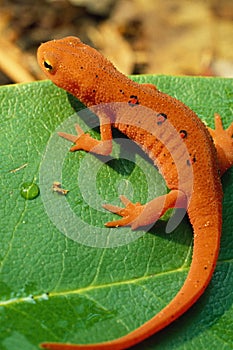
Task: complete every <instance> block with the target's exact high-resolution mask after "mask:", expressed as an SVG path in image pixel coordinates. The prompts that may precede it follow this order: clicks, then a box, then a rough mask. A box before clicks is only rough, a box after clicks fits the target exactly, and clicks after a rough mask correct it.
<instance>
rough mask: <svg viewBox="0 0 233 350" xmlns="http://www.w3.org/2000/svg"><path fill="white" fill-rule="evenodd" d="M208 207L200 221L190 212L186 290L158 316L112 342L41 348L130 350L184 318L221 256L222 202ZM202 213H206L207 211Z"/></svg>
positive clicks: (181, 290)
mask: <svg viewBox="0 0 233 350" xmlns="http://www.w3.org/2000/svg"><path fill="white" fill-rule="evenodd" d="M207 208H208V212H209V213H210V210H211V214H209V215H205V213H202V215H201V220H200V219H197V218H198V217H199V216H198V213H197V212H195V214H194V213H192V212H191V213H189V216H190V221H191V223H192V225H193V228H194V248H193V259H192V264H191V267H190V270H189V273H188V275H187V278H186V280H185V283H184V285H183V287H182V288H181V289H180V291H179V292H178V294H177V295H176V296H175V297H174V299H173V300H172V301H171V302H170V303H169V304H168V305H167V306H166V307H165V308H164V309H162V310H161V311H160V312H159V313H158V314H157V315H155V316H154V317H153V318H152V319H151V320H149V321H147V322H146V323H144V324H143V325H142V326H140V327H139V328H137V329H135V330H134V331H132V332H131V333H129V334H127V335H125V336H123V337H121V338H118V339H114V340H112V341H108V342H104V343H98V344H87V345H75V344H73V345H72V344H61V343H43V344H41V347H42V348H43V349H50V350H95V349H99V350H104V349H109V350H110V349H111V350H120V349H128V348H129V347H131V346H133V345H135V344H137V343H139V342H141V341H142V340H144V339H146V338H148V337H150V336H151V335H153V334H154V333H156V332H158V331H160V330H161V329H162V328H164V327H166V326H167V325H168V324H170V323H171V322H173V321H174V320H175V319H177V318H178V317H179V316H181V315H182V314H183V313H184V312H185V311H186V310H188V309H189V308H190V307H191V306H192V305H193V304H194V303H195V301H196V300H197V299H198V298H199V297H200V296H201V295H202V293H203V292H204V290H205V289H206V287H207V285H208V283H209V281H210V279H211V276H212V274H213V271H214V268H215V264H216V261H217V257H218V252H219V245H220V236H221V200H217V201H214V202H212V204H210V205H208V206H207V207H206V209H207ZM203 210H204V211H205V209H203ZM203 214H204V216H203ZM204 218H205V219H204ZM212 219H213V221H212Z"/></svg>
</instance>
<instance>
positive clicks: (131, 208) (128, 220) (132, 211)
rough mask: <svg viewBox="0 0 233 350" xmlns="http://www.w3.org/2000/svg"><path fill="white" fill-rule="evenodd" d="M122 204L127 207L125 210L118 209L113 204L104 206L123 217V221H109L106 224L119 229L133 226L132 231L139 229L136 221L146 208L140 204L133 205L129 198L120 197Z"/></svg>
mask: <svg viewBox="0 0 233 350" xmlns="http://www.w3.org/2000/svg"><path fill="white" fill-rule="evenodd" d="M120 199H121V201H122V203H123V204H124V205H125V208H121V207H117V206H115V205H111V204H103V208H104V209H106V210H108V211H111V212H112V213H115V214H117V215H119V216H122V219H119V220H115V221H109V222H107V223H106V224H105V226H107V227H118V226H131V228H132V229H135V228H137V225H135V220H136V219H137V218H138V217H139V216H140V215H141V213H142V212H143V209H144V206H143V205H141V204H140V203H139V202H137V203H135V204H134V203H132V202H131V201H130V200H129V199H128V198H127V197H125V196H120Z"/></svg>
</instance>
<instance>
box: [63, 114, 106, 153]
mask: <svg viewBox="0 0 233 350" xmlns="http://www.w3.org/2000/svg"><path fill="white" fill-rule="evenodd" d="M75 129H76V132H77V135H71V134H67V133H65V132H59V133H58V135H59V136H61V137H63V138H65V139H66V140H68V141H71V142H73V143H75V145H74V146H72V147H71V148H70V151H71V152H74V151H78V150H83V151H87V152H91V153H94V154H99V155H103V156H107V155H109V154H110V153H111V151H112V128H111V122H110V119H109V118H108V117H105V116H103V117H100V135H101V140H100V141H99V140H96V139H94V138H93V137H91V136H90V134H88V133H86V134H85V133H84V131H83V130H82V129H81V128H80V126H79V125H77V124H76V125H75Z"/></svg>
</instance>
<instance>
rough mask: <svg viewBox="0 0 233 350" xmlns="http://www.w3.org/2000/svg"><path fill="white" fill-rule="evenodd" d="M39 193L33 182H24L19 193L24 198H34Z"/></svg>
mask: <svg viewBox="0 0 233 350" xmlns="http://www.w3.org/2000/svg"><path fill="white" fill-rule="evenodd" d="M39 193H40V189H39V187H38V186H37V184H35V183H34V182H25V183H23V184H22V186H21V191H20V194H21V196H22V197H23V198H24V199H34V198H36V197H37V196H38V195H39Z"/></svg>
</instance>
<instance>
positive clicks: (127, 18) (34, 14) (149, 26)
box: [0, 0, 233, 85]
mask: <svg viewBox="0 0 233 350" xmlns="http://www.w3.org/2000/svg"><path fill="white" fill-rule="evenodd" d="M232 20H233V1H232V0H221V1H220V0H193V1H192V0H115V1H114V0H100V1H98V0H34V1H31V0H18V1H17V0H15V1H10V0H8V1H7V0H0V84H1V85H2V84H8V83H14V82H24V81H33V80H38V79H43V78H44V76H43V75H42V73H41V72H40V70H39V68H38V65H37V62H36V49H37V47H38V46H39V44H40V43H41V42H44V41H47V40H50V39H53V38H61V37H64V36H67V35H75V36H78V37H80V39H81V40H83V41H84V42H85V43H87V44H89V45H92V46H94V47H96V48H97V49H98V50H100V51H101V52H102V53H103V54H104V55H105V56H107V57H108V58H109V59H110V60H111V61H112V62H113V63H114V64H115V65H116V66H117V68H118V69H120V70H121V71H122V72H123V73H125V74H143V73H144V74H145V73H149V74H150V73H151V74H175V75H204V76H223V77H233V48H232V47H233V39H232V38H233V21H232Z"/></svg>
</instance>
